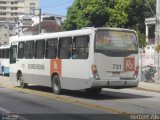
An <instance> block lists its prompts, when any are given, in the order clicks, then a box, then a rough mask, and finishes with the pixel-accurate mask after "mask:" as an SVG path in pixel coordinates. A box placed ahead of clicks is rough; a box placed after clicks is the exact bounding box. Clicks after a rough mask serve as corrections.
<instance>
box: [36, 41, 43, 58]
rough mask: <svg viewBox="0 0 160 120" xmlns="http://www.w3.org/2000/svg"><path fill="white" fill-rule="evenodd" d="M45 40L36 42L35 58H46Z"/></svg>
mask: <svg viewBox="0 0 160 120" xmlns="http://www.w3.org/2000/svg"><path fill="white" fill-rule="evenodd" d="M44 51H45V40H37V41H36V43H35V58H37V59H40V58H44Z"/></svg>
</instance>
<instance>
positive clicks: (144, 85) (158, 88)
mask: <svg viewBox="0 0 160 120" xmlns="http://www.w3.org/2000/svg"><path fill="white" fill-rule="evenodd" d="M137 89H142V90H147V91H154V92H159V93H160V81H156V82H139V85H138V88H137Z"/></svg>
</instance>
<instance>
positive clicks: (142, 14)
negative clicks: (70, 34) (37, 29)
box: [64, 0, 156, 46]
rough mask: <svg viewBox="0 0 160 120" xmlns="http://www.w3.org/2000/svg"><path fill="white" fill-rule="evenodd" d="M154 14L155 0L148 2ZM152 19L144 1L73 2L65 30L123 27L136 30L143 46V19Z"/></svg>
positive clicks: (87, 0)
mask: <svg viewBox="0 0 160 120" xmlns="http://www.w3.org/2000/svg"><path fill="white" fill-rule="evenodd" d="M148 2H149V3H150V5H151V7H152V9H153V11H154V12H155V8H156V7H155V5H156V3H155V2H156V1H155V0H148ZM147 17H153V14H152V12H151V10H150V8H149V6H148V3H147V1H146V0H75V1H74V3H73V5H72V6H71V7H70V8H68V11H67V17H66V20H65V22H64V28H65V29H66V30H74V29H80V28H82V27H92V26H94V27H102V26H109V27H125V28H131V29H135V30H138V33H139V36H140V37H139V38H140V46H142V45H143V46H144V45H145V36H144V32H145V23H144V21H145V18H147Z"/></svg>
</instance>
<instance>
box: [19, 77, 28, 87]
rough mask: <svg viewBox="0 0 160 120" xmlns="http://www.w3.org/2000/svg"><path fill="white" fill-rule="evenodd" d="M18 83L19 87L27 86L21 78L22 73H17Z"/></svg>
mask: <svg viewBox="0 0 160 120" xmlns="http://www.w3.org/2000/svg"><path fill="white" fill-rule="evenodd" d="M19 85H20V87H21V88H26V87H27V86H28V84H27V83H24V79H23V76H22V74H19Z"/></svg>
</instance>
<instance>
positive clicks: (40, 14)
mask: <svg viewBox="0 0 160 120" xmlns="http://www.w3.org/2000/svg"><path fill="white" fill-rule="evenodd" d="M34 10H39V33H41V16H42V10H41V8H39V9H34Z"/></svg>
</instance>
